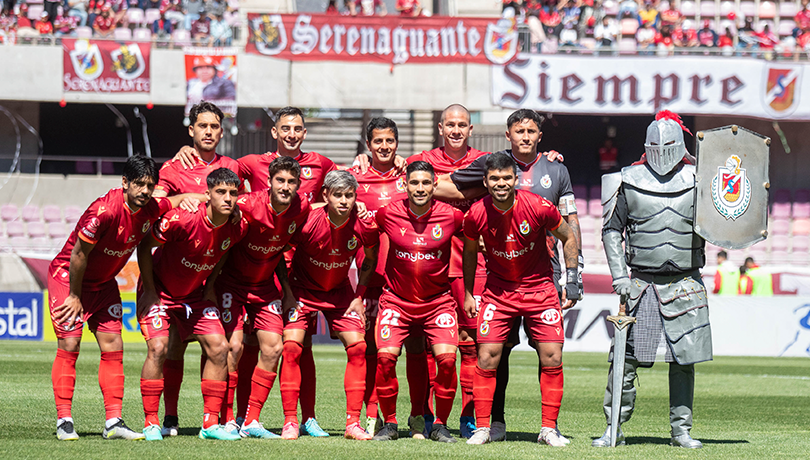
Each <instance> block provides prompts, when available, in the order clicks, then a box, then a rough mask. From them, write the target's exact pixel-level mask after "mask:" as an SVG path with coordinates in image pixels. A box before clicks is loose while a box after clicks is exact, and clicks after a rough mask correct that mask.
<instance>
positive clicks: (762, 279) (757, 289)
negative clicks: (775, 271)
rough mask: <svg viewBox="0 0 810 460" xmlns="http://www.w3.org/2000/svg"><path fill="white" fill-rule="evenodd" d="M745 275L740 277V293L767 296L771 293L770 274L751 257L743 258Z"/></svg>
mask: <svg viewBox="0 0 810 460" xmlns="http://www.w3.org/2000/svg"><path fill="white" fill-rule="evenodd" d="M744 267H745V275H743V276H742V277H740V294H749V295H752V296H759V297H767V296H772V295H773V278H772V277H771V274H770V273H769V272H768V271H766V270H764V269H763V268H762V267H760V266H759V265H757V264H756V263H754V259H753V258H752V257H746V259H745V265H744Z"/></svg>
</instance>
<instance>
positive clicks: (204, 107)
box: [188, 101, 225, 126]
mask: <svg viewBox="0 0 810 460" xmlns="http://www.w3.org/2000/svg"><path fill="white" fill-rule="evenodd" d="M206 112H210V113H213V114H214V115H216V116H217V117H219V121H220V123H222V120H223V119H224V118H225V114H224V113H222V109H220V108H219V107H217V105H216V104H214V103H212V102H208V101H202V102H200V103H199V104H194V106H192V107H191V110H189V112H188V119H189V121H191V125H192V126H194V123H197V117H199V116H200V115H201V114H203V113H206Z"/></svg>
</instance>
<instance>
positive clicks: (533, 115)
mask: <svg viewBox="0 0 810 460" xmlns="http://www.w3.org/2000/svg"><path fill="white" fill-rule="evenodd" d="M523 120H531V121H533V122H535V123H536V124H537V128H538V129H540V128H541V127H542V126H543V122H544V121H546V119H545V117H543V116H542V115H540V114H539V113H537V112H535V111H534V110H532V109H519V110H515V111H514V112H512V114H511V115H509V118H508V119H507V120H506V129H512V125H514V124H515V123H520V122H521V121H523Z"/></svg>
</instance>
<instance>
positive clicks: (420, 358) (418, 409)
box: [377, 351, 430, 417]
mask: <svg viewBox="0 0 810 460" xmlns="http://www.w3.org/2000/svg"><path fill="white" fill-rule="evenodd" d="M405 358H406V359H405V376H406V377H407V378H408V392H409V393H410V395H411V417H416V416H419V415H425V401H426V400H427V395H428V391H429V390H428V385H429V383H430V377H429V375H428V363H427V353H426V352H424V351H423V352H422V353H407V352H406V353H405ZM377 359H379V354H378V355H377ZM379 381H380V376H379V374H378V375H377V382H379ZM379 391H380V389H379V388H377V393H378V394H379ZM380 399H382V396H380ZM383 412H385V411H383Z"/></svg>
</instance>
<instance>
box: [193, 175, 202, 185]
mask: <svg viewBox="0 0 810 460" xmlns="http://www.w3.org/2000/svg"><path fill="white" fill-rule="evenodd" d="M194 182H196V183H197V185H200V182H201V178H199V177H195V178H194Z"/></svg>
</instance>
